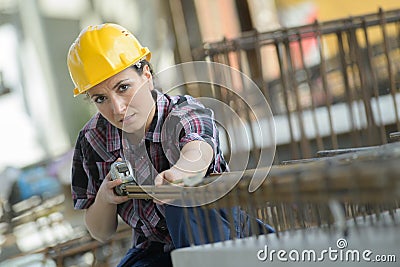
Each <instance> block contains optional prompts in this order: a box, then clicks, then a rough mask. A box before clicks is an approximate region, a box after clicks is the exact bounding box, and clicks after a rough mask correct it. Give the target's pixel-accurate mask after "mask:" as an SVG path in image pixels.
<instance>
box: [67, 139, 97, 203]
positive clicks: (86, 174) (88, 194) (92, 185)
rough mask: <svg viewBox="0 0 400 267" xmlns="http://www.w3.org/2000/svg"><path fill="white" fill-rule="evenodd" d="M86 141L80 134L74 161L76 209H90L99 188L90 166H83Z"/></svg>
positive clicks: (72, 189)
mask: <svg viewBox="0 0 400 267" xmlns="http://www.w3.org/2000/svg"><path fill="white" fill-rule="evenodd" d="M84 141H85V140H84V136H83V134H82V133H80V134H79V137H78V140H77V142H76V145H75V150H74V156H73V161H72V181H71V193H72V200H73V203H74V209H87V208H89V207H90V206H91V205H92V204H93V202H94V199H95V197H96V193H97V190H98V187H99V186H98V185H97V183H96V182H95V181H94V179H93V174H92V173H91V171H90V170H89V169H91V168H90V166H89V165H87V164H85V165H84V164H83V162H84V151H83V147H84V146H85V145H84Z"/></svg>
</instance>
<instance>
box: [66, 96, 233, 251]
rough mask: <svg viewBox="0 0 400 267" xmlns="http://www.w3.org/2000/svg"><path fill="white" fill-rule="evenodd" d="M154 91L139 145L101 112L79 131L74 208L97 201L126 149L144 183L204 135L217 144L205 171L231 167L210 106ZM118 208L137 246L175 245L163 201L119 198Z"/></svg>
mask: <svg viewBox="0 0 400 267" xmlns="http://www.w3.org/2000/svg"><path fill="white" fill-rule="evenodd" d="M152 94H153V98H154V99H155V101H156V112H155V116H154V119H153V121H152V123H151V125H150V127H149V130H148V131H147V132H146V135H145V138H144V140H142V142H141V143H140V144H139V145H136V146H126V142H124V141H125V140H123V135H122V131H121V130H119V129H118V128H116V127H114V126H112V125H111V124H110V123H109V122H108V121H107V120H106V119H105V118H104V117H103V116H101V115H100V114H99V113H97V114H96V115H94V116H93V117H92V118H91V119H90V121H89V122H88V123H87V124H86V125H85V126H84V128H83V129H82V130H81V131H80V133H79V136H78V139H77V142H76V146H75V152H74V157H73V166H72V198H73V201H74V208H75V209H87V208H89V207H90V205H92V204H93V202H94V200H95V197H96V194H97V191H98V190H99V187H100V184H101V183H102V181H103V180H104V178H105V176H106V175H107V173H108V172H109V171H110V167H111V164H112V163H113V162H114V161H115V160H117V158H119V157H122V155H124V156H125V157H126V158H130V159H129V160H130V161H131V163H132V165H134V169H135V171H136V173H135V175H136V178H137V179H138V180H139V182H140V183H141V184H152V183H154V178H155V177H156V175H157V174H158V173H160V172H162V171H164V170H167V169H169V168H170V167H171V166H172V165H173V164H174V163H175V162H176V160H177V159H178V158H179V151H180V149H181V148H182V147H183V146H184V145H185V144H187V143H188V142H191V141H194V140H202V141H205V142H207V143H209V144H210V145H211V146H212V147H213V150H214V160H213V162H212V163H211V164H210V166H209V168H208V171H207V173H216V172H224V171H226V170H227V164H226V162H225V160H224V158H223V156H222V152H221V150H220V147H219V139H218V130H217V127H216V125H215V122H214V119H213V117H214V115H213V112H212V110H210V109H207V108H204V106H203V105H202V104H201V103H199V102H198V101H197V100H195V99H194V98H193V97H191V96H187V95H185V96H168V95H165V94H162V93H160V92H159V91H157V90H153V91H152ZM166 125H168V127H165V126H166ZM170 126H172V127H170ZM122 144H124V146H125V147H124V148H123V145H122ZM165 144H168V148H165ZM127 154H128V155H127ZM146 159H147V160H146ZM139 165H140V166H139ZM117 211H118V214H119V215H120V217H121V218H122V219H123V220H124V221H125V222H126V223H127V224H128V225H130V226H131V227H132V228H133V246H134V247H138V248H146V247H148V246H149V244H150V243H149V242H151V241H156V242H161V243H164V244H165V246H164V250H165V251H169V250H171V249H172V248H173V245H172V241H171V237H170V236H169V233H168V229H167V228H166V222H165V218H164V206H162V205H161V206H160V205H156V204H154V202H153V201H152V200H137V199H131V200H128V201H127V202H125V203H122V204H119V205H118V208H117Z"/></svg>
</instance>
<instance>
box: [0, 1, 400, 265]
mask: <svg viewBox="0 0 400 267" xmlns="http://www.w3.org/2000/svg"><path fill="white" fill-rule="evenodd" d="M399 9H400V2H399V1H398V0H383V1H364V0H354V1H348V0H336V1H331V0H167V1H164V0H146V1H141V0H113V1H108V0H0V40H1V41H0V47H1V49H0V122H1V124H2V127H1V128H2V131H1V132H0V147H1V151H2V153H1V154H0V179H1V181H2V183H3V184H2V185H1V186H0V203H1V209H0V266H1V267H2V266H9V265H16V264H15V263H16V262H19V264H21V265H18V266H55V265H57V266H92V265H94V264H95V263H98V264H99V265H100V263H102V264H109V266H114V265H115V263H116V262H118V259H119V258H120V257H121V256H122V255H123V254H124V253H125V251H126V249H127V248H128V247H129V239H130V233H129V231H130V230H129V229H125V228H124V227H123V226H121V230H120V235H118V236H116V238H115V240H113V241H111V242H110V243H109V244H100V243H97V242H96V241H93V240H92V239H91V238H90V237H89V236H88V233H87V232H86V230H85V228H84V225H83V220H82V212H81V211H73V210H72V201H71V196H70V180H69V179H70V177H69V175H70V168H71V156H72V154H71V153H72V149H73V146H74V142H75V140H76V137H77V134H78V132H79V130H80V129H81V128H82V126H83V125H84V124H85V122H86V121H87V120H88V119H89V118H90V117H91V115H92V114H93V113H94V112H95V108H94V107H93V106H91V105H92V104H91V103H90V102H89V101H87V100H86V99H84V98H83V97H82V98H81V97H78V98H74V97H73V94H72V88H73V84H72V82H71V80H70V77H69V74H68V70H67V65H66V55H67V51H68V48H69V46H70V44H71V43H72V42H73V41H74V39H75V38H76V36H77V35H78V33H79V32H80V31H81V29H83V28H84V27H85V26H87V25H89V24H99V23H103V22H115V23H119V24H121V25H124V26H125V27H126V28H128V29H129V30H131V31H132V32H133V33H134V34H135V35H136V36H137V37H138V38H139V39H140V41H141V42H142V44H144V45H145V46H147V47H149V49H150V50H151V51H152V54H153V57H152V64H153V67H154V69H155V70H156V72H157V71H161V70H164V69H166V68H168V67H169V66H172V65H175V64H179V63H183V62H190V61H195V60H207V61H212V62H219V63H224V64H227V65H230V66H231V67H233V68H236V69H238V70H240V71H242V72H244V73H245V74H246V75H248V76H249V77H251V79H252V80H253V81H254V82H255V83H256V84H257V85H258V87H259V88H260V90H262V92H263V94H264V95H265V97H266V98H267V100H268V102H269V104H270V107H271V110H272V113H273V114H274V118H275V123H276V155H275V159H274V163H275V164H279V163H281V162H283V161H288V160H296V159H304V158H310V157H313V156H314V155H315V153H316V152H317V151H321V150H326V149H339V148H351V147H361V146H372V145H379V144H386V143H388V142H389V134H390V133H391V132H396V131H400V120H399V116H400V115H399V111H400V109H399V108H398V105H400V102H399V101H400V99H399V95H398V91H399V89H400V11H399ZM183 90H185V93H189V94H192V95H194V96H197V97H198V96H202V95H201V94H200V93H199V91H196V89H193V88H184V89H183ZM202 92H203V91H202ZM226 97H229V96H226ZM249 97H251V96H249ZM222 98H223V97H222ZM224 101H228V102H229V100H227V99H224ZM238 106H240V104H238ZM241 112H243V114H242V113H241ZM238 113H239V114H240V116H243V117H244V118H248V122H249V123H251V118H249V117H248V116H247V117H246V114H245V113H246V111H243V110H241V109H240V108H239V109H238ZM250 117H251V116H250ZM232 127H233V126H232ZM251 138H252V141H251V142H250V144H251V145H250V146H249V147H240V146H239V143H240V140H239V141H238V140H236V141H237V142H238V143H237V146H236V143H233V144H232V147H227V146H225V151H224V152H225V153H226V154H227V155H230V156H231V157H232V155H234V154H240V153H244V152H246V153H248V152H249V151H250V154H251V158H252V159H253V161H256V160H257V156H258V154H259V151H260V150H262V149H263V148H262V147H257V144H258V143H259V142H258V140H257V136H252V137H251ZM221 141H222V142H223V143H224V142H229V140H221ZM249 167H253V166H251V163H250V166H249ZM74 242H75V243H74ZM72 244H74V245H72ZM56 248H57V249H58V250H57V249H56ZM33 252H35V253H33ZM24 262H25V263H26V265H23V264H24ZM34 264H36V265H34ZM102 266H107V265H102Z"/></svg>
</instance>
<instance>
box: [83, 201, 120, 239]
mask: <svg viewBox="0 0 400 267" xmlns="http://www.w3.org/2000/svg"><path fill="white" fill-rule="evenodd" d="M85 222H86V227H87V229H88V230H89V233H90V234H91V235H92V237H93V238H95V239H97V240H99V241H100V242H106V241H107V240H109V239H110V238H111V237H112V236H113V234H114V233H115V231H116V229H117V226H118V221H117V205H116V204H112V203H106V202H103V201H102V199H101V198H99V197H96V200H95V202H94V203H93V204H92V205H91V206H90V207H89V208H88V209H87V210H86V213H85Z"/></svg>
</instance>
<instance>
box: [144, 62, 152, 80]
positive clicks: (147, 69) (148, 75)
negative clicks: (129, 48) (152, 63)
mask: <svg viewBox="0 0 400 267" xmlns="http://www.w3.org/2000/svg"><path fill="white" fill-rule="evenodd" d="M143 75H144V76H145V77H146V78H147V79H151V78H153V76H152V75H151V71H150V67H149V65H144V67H143Z"/></svg>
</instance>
